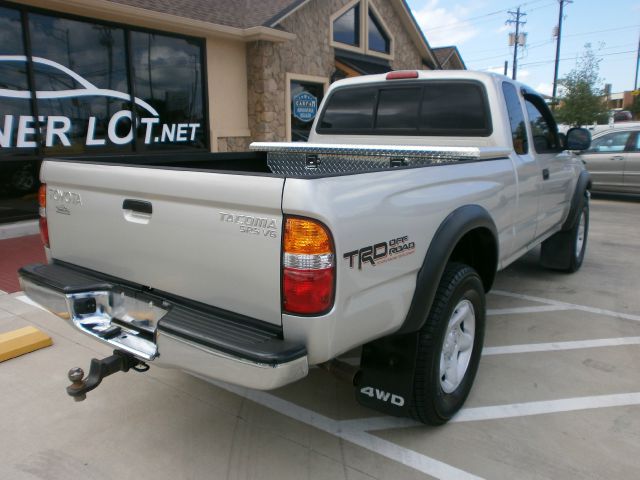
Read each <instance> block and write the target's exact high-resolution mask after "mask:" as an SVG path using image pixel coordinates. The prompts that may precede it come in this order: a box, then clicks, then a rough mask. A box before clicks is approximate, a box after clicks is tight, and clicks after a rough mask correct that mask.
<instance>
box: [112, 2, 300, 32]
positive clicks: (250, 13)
mask: <svg viewBox="0 0 640 480" xmlns="http://www.w3.org/2000/svg"><path fill="white" fill-rule="evenodd" d="M110 1H112V2H113V3H119V4H122V5H128V6H131V7H137V8H144V9H145V10H151V11H155V12H159V13H166V14H169V15H175V16H178V17H184V18H191V19H194V20H201V21H204V22H209V23H215V24H217V25H226V26H229V27H237V28H250V27H257V26H262V25H265V26H269V25H268V24H269V23H271V21H273V20H274V19H277V18H278V17H279V16H281V15H284V14H285V13H286V12H288V11H289V10H290V9H292V8H295V7H296V6H297V5H298V4H300V3H303V1H304V0H110Z"/></svg>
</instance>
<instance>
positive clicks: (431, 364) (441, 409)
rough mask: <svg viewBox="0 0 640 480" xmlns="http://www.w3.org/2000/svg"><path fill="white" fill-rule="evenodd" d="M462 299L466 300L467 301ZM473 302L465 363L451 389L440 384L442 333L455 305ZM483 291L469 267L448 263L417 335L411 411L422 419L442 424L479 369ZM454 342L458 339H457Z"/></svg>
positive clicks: (455, 409)
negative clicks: (462, 370) (467, 356)
mask: <svg viewBox="0 0 640 480" xmlns="http://www.w3.org/2000/svg"><path fill="white" fill-rule="evenodd" d="M465 301H468V302H469V303H468V304H467V303H466V302H465ZM461 303H464V304H465V305H472V307H473V310H474V312H473V313H474V315H475V329H474V335H473V344H472V347H471V355H470V358H469V363H468V366H467V367H466V371H465V372H464V374H463V376H462V380H461V381H460V383H459V385H458V386H457V387H456V388H455V389H454V390H453V391H450V392H446V391H445V389H444V388H443V380H442V378H443V377H444V375H443V374H442V372H441V368H440V367H441V365H440V361H441V355H442V351H443V348H444V346H445V336H446V333H447V330H448V326H449V320H450V319H451V318H452V315H453V313H454V310H455V308H456V306H458V305H460V304H461ZM485 308H486V307H485V294H484V288H483V286H482V280H481V279H480V276H479V275H478V273H477V272H476V271H475V270H474V269H473V268H471V267H469V266H467V265H464V264H461V263H449V264H448V265H447V267H446V269H445V271H444V273H443V275H442V279H441V280H440V284H439V286H438V290H437V292H436V297H435V298H434V301H433V305H432V306H431V311H430V312H429V316H428V317H427V320H426V322H425V324H424V326H423V327H422V329H421V330H420V333H419V336H418V355H417V357H416V368H415V376H414V381H413V402H412V404H413V405H412V408H411V412H410V415H411V416H412V417H413V418H414V419H415V420H418V421H420V422H422V423H427V424H431V425H442V424H443V423H446V422H447V421H448V420H449V419H450V418H451V417H452V416H453V415H455V413H456V412H457V411H458V410H460V408H461V407H462V405H463V404H464V402H465V400H466V399H467V396H468V395H469V392H470V391H471V386H472V385H473V380H474V378H475V376H476V372H477V371H478V365H479V363H480V354H481V353H482V344H483V341H484V328H485ZM456 345H457V343H456Z"/></svg>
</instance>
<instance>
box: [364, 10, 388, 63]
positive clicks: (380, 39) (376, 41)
mask: <svg viewBox="0 0 640 480" xmlns="http://www.w3.org/2000/svg"><path fill="white" fill-rule="evenodd" d="M368 28H369V37H368V38H369V50H373V51H375V52H380V53H387V54H389V53H391V40H390V39H389V35H388V34H387V32H386V31H385V29H384V28H383V26H382V24H381V23H380V20H378V18H377V17H376V14H375V13H373V11H372V10H371V9H369V25H368Z"/></svg>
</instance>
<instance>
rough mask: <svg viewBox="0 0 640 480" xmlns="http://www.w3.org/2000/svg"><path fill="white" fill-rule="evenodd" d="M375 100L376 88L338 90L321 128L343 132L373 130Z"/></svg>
mask: <svg viewBox="0 0 640 480" xmlns="http://www.w3.org/2000/svg"><path fill="white" fill-rule="evenodd" d="M375 98H376V89H375V88H345V89H341V90H336V91H335V92H334V94H333V95H332V96H331V101H330V102H329V103H328V105H327V106H326V108H325V110H324V113H323V115H322V121H321V122H320V126H321V128H326V129H332V130H341V131H358V130H360V131H362V130H366V129H371V128H372V127H373V107H374V102H375Z"/></svg>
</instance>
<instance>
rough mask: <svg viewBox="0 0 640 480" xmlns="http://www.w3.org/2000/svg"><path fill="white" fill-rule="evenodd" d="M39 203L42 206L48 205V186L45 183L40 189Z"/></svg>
mask: <svg viewBox="0 0 640 480" xmlns="http://www.w3.org/2000/svg"><path fill="white" fill-rule="evenodd" d="M38 205H39V206H40V207H41V208H46V207H47V186H46V185H45V184H44V183H43V184H42V185H40V189H39V190H38Z"/></svg>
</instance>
